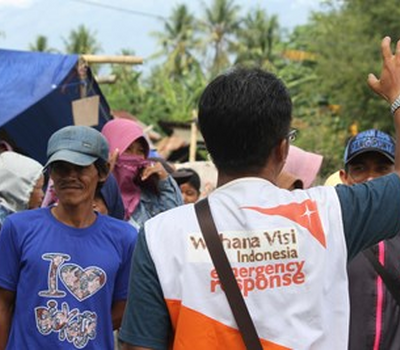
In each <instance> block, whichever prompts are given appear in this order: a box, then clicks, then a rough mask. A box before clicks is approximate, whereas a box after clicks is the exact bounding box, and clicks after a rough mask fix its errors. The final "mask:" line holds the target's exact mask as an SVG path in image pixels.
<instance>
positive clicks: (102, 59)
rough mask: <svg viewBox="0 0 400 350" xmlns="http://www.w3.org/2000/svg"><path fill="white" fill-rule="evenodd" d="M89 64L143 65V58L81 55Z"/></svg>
mask: <svg viewBox="0 0 400 350" xmlns="http://www.w3.org/2000/svg"><path fill="white" fill-rule="evenodd" d="M81 57H82V59H84V60H85V61H86V62H87V63H89V64H93V63H117V64H142V63H143V58H142V57H138V56H124V55H122V56H105V55H81Z"/></svg>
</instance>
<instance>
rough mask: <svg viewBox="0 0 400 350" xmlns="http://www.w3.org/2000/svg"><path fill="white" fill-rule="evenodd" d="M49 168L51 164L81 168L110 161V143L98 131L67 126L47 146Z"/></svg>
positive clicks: (53, 136) (51, 138)
mask: <svg viewBox="0 0 400 350" xmlns="http://www.w3.org/2000/svg"><path fill="white" fill-rule="evenodd" d="M47 158H48V160H47V163H46V165H45V167H46V168H47V167H48V166H49V165H50V164H51V163H53V162H56V161H64V162H68V163H72V164H76V165H80V166H88V165H90V164H93V163H94V162H95V161H96V160H97V159H102V160H104V161H105V162H107V161H108V143H107V140H106V139H105V137H104V136H103V135H102V134H101V133H100V132H99V131H97V130H96V129H93V128H91V127H88V126H77V125H72V126H66V127H64V128H62V129H60V130H58V131H56V132H55V133H54V134H53V135H51V137H50V139H49V142H48V144H47Z"/></svg>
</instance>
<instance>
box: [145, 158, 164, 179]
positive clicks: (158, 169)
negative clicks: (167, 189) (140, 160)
mask: <svg viewBox="0 0 400 350" xmlns="http://www.w3.org/2000/svg"><path fill="white" fill-rule="evenodd" d="M154 174H155V175H157V176H158V177H159V178H160V180H165V179H166V178H167V177H168V172H167V171H166V170H165V168H164V167H163V165H162V164H161V163H160V162H151V163H150V164H149V165H147V166H146V167H145V168H144V169H143V171H142V177H141V179H142V181H145V180H147V179H148V178H149V177H150V176H151V175H154Z"/></svg>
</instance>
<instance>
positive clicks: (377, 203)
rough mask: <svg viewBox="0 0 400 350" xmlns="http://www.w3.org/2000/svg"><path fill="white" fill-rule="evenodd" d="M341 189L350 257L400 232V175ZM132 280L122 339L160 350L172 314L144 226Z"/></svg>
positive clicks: (164, 346)
mask: <svg viewBox="0 0 400 350" xmlns="http://www.w3.org/2000/svg"><path fill="white" fill-rule="evenodd" d="M336 192H337V195H338V198H339V201H340V206H341V209H342V219H343V228H344V234H345V240H346V244H347V252H348V258H349V259H352V258H353V257H355V256H356V255H357V253H359V252H360V251H361V250H363V249H365V248H366V247H368V246H371V245H373V244H375V243H377V242H379V241H381V240H383V239H385V238H390V237H393V236H394V235H395V234H396V233H397V232H399V231H400V215H399V213H400V196H399V195H398V193H399V192H400V179H399V177H398V175H396V174H391V175H388V176H383V177H381V178H378V179H376V180H373V181H369V182H367V183H364V184H359V185H354V186H337V187H336ZM393 194H397V195H395V196H394V195H393ZM171 273H173V272H171ZM130 278H131V282H130V283H131V287H130V290H129V300H128V307H127V309H126V310H125V315H124V320H123V324H122V328H121V331H120V339H121V340H122V341H125V342H127V343H129V344H134V345H136V346H142V347H148V348H151V349H155V350H165V349H168V345H169V341H170V339H169V338H170V337H171V336H172V325H171V320H170V315H169V312H168V309H167V306H166V304H165V300H164V297H163V292H162V289H161V286H160V283H159V280H158V275H157V271H156V268H155V265H154V263H153V260H152V258H151V256H150V253H149V249H148V247H147V243H146V238H145V233H144V230H141V232H140V234H139V239H138V244H137V247H136V249H135V253H134V255H133V259H132V271H131V277H130Z"/></svg>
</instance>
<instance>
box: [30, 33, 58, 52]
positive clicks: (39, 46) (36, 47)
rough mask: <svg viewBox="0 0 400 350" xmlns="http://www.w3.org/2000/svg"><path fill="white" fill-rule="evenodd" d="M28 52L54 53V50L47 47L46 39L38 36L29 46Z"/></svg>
mask: <svg viewBox="0 0 400 350" xmlns="http://www.w3.org/2000/svg"><path fill="white" fill-rule="evenodd" d="M29 50H30V51H39V52H56V50H55V49H53V48H51V47H49V43H48V40H47V37H46V36H44V35H38V36H37V37H36V40H35V42H34V43H32V44H29Z"/></svg>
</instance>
